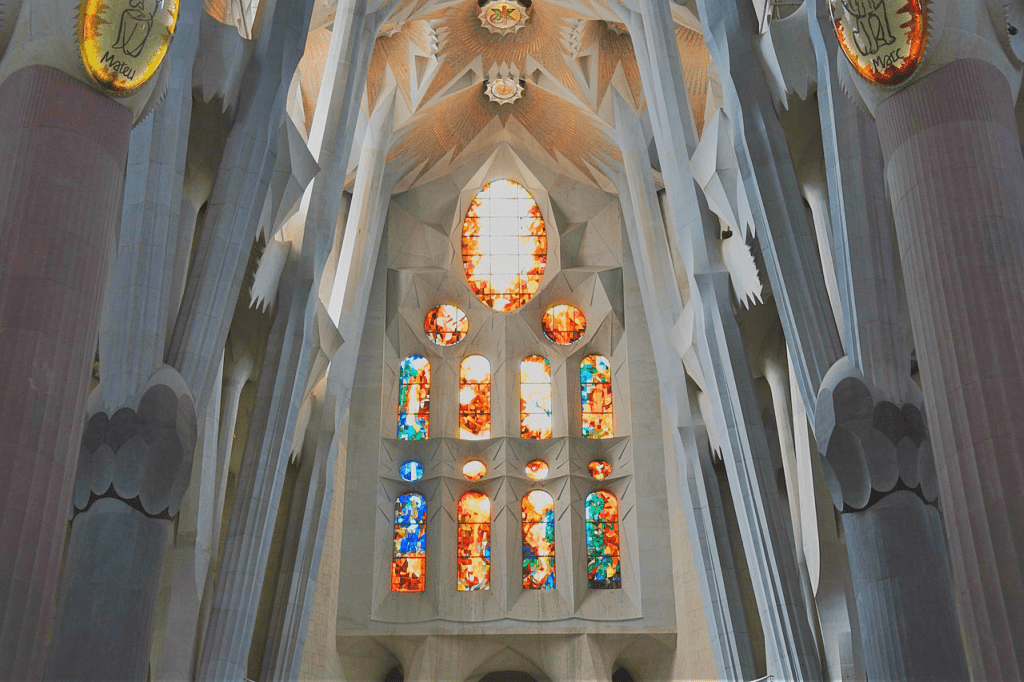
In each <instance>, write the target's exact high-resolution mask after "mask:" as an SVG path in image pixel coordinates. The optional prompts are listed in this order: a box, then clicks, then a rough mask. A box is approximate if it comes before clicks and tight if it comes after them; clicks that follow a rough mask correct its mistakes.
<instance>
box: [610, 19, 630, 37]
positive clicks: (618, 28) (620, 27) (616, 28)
mask: <svg viewBox="0 0 1024 682" xmlns="http://www.w3.org/2000/svg"><path fill="white" fill-rule="evenodd" d="M605 23H606V24H607V25H608V30H609V31H611V32H612V33H614V34H615V35H619V36H625V35H629V29H628V28H626V25H625V24H624V23H622V22H621V21H606V22H605Z"/></svg>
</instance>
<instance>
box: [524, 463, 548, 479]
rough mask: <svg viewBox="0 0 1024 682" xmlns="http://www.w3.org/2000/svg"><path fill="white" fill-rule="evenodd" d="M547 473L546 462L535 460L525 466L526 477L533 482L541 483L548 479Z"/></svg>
mask: <svg viewBox="0 0 1024 682" xmlns="http://www.w3.org/2000/svg"><path fill="white" fill-rule="evenodd" d="M548 473H549V471H548V465H547V462H543V461H541V460H539V459H535V460H533V461H532V462H530V463H529V464H527V465H526V475H527V477H529V478H531V479H533V480H534V481H543V480H544V479H545V478H547V477H548Z"/></svg>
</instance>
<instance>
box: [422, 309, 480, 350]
mask: <svg viewBox="0 0 1024 682" xmlns="http://www.w3.org/2000/svg"><path fill="white" fill-rule="evenodd" d="M423 331H425V332H426V333H427V338H428V339H430V340H431V341H432V342H434V343H436V344H437V345H439V346H454V345H455V344H457V343H458V342H459V341H461V340H462V339H464V338H465V337H466V334H467V333H469V318H468V317H466V313H464V312H462V309H461V308H459V307H458V306H454V305H439V306H437V307H436V308H431V309H430V310H429V311H427V316H426V317H425V318H423Z"/></svg>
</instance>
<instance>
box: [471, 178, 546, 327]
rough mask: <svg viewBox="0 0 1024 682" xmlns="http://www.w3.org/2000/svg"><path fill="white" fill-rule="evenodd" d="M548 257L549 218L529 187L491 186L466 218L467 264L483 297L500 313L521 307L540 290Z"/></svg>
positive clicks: (473, 284) (506, 183)
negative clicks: (543, 214)
mask: <svg viewBox="0 0 1024 682" xmlns="http://www.w3.org/2000/svg"><path fill="white" fill-rule="evenodd" d="M547 259H548V237H547V230H546V229H545V227H544V218H543V217H542V216H541V214H540V208H539V207H538V206H537V202H536V201H534V199H533V197H532V196H531V195H530V193H529V192H527V191H526V188H525V187H523V186H522V185H520V184H519V183H517V182H513V181H512V180H496V181H494V182H492V183H490V184H488V185H485V186H484V188H483V189H482V190H480V191H479V192H478V193H477V195H476V196H475V197H474V198H473V201H472V203H470V205H469V211H468V212H467V213H466V220H465V221H464V222H463V223H462V266H463V268H464V269H465V271H466V278H467V279H468V280H469V286H470V288H472V289H473V293H475V294H476V296H477V298H479V299H480V300H481V301H483V302H484V303H485V304H487V305H488V306H490V307H491V308H492V309H493V310H496V311H498V312H509V311H511V310H516V309H517V308H520V307H521V306H523V305H525V304H526V302H527V301H529V300H530V299H531V298H533V295H534V294H535V293H537V290H538V289H540V281H541V279H542V278H543V277H544V266H545V265H546V264H547Z"/></svg>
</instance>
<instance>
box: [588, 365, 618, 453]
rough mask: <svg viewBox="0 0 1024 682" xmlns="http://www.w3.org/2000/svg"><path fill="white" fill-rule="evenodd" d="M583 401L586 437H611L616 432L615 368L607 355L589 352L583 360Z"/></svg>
mask: <svg viewBox="0 0 1024 682" xmlns="http://www.w3.org/2000/svg"><path fill="white" fill-rule="evenodd" d="M580 403H581V405H582V414H581V417H582V422H583V435H584V436H586V437H587V438H611V437H612V436H614V435H615V429H614V415H613V413H612V369H611V363H609V362H608V358H606V357H605V356H603V355H588V356H586V357H585V358H583V361H582V362H581V363H580Z"/></svg>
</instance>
